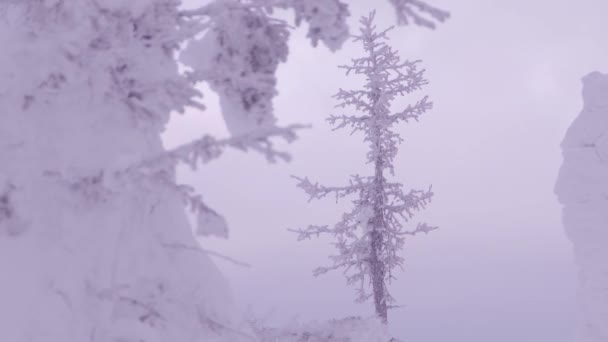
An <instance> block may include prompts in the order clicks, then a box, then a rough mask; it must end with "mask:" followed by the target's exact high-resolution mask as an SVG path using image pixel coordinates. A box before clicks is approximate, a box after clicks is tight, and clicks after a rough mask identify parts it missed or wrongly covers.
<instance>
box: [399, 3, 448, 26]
mask: <svg viewBox="0 0 608 342" xmlns="http://www.w3.org/2000/svg"><path fill="white" fill-rule="evenodd" d="M389 1H390V2H391V4H393V6H394V7H395V10H396V11H397V20H398V22H399V24H403V25H407V24H409V23H410V21H413V22H414V24H416V25H419V26H424V27H428V28H430V29H434V28H435V27H436V22H440V23H442V22H444V21H446V20H447V19H448V18H449V17H450V13H449V12H447V11H445V10H442V9H440V8H437V7H434V6H431V5H429V4H427V3H426V2H424V1H420V0H389Z"/></svg>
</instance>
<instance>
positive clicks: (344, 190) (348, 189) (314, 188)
mask: <svg viewBox="0 0 608 342" xmlns="http://www.w3.org/2000/svg"><path fill="white" fill-rule="evenodd" d="M292 178H294V179H296V180H297V181H298V183H297V187H299V188H301V189H302V190H304V192H306V193H307V194H308V196H310V198H309V199H308V200H309V201H312V200H313V199H321V198H323V197H326V196H327V195H329V194H334V195H335V196H336V201H338V200H339V199H340V198H343V197H346V196H348V195H350V194H352V193H356V192H359V191H361V190H363V189H365V188H366V187H367V185H368V183H369V179H367V178H364V177H361V176H359V175H353V176H351V179H350V181H349V182H350V184H349V185H348V186H323V185H321V184H319V183H312V182H311V181H310V180H309V179H308V177H304V178H301V177H297V176H292Z"/></svg>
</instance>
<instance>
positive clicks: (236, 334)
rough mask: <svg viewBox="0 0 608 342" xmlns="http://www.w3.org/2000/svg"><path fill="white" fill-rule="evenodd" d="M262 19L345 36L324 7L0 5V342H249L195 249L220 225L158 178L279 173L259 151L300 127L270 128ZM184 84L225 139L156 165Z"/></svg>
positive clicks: (345, 328) (439, 15)
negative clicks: (218, 164) (264, 164)
mask: <svg viewBox="0 0 608 342" xmlns="http://www.w3.org/2000/svg"><path fill="white" fill-rule="evenodd" d="M392 3H393V4H394V5H395V6H396V9H397V10H398V18H399V21H400V22H403V23H405V22H408V18H410V19H411V20H413V21H414V22H415V23H418V24H420V25H425V26H433V25H431V24H430V23H433V22H435V21H443V20H445V18H446V17H447V14H446V13H445V12H443V11H440V10H438V9H434V8H432V7H430V6H428V5H426V4H424V3H422V2H420V1H417V0H401V1H396V0H393V1H392ZM274 8H281V9H286V10H291V11H292V12H293V13H294V14H295V18H296V23H297V24H300V23H301V24H305V25H308V29H309V33H308V37H309V38H310V40H311V43H312V44H313V45H316V44H317V43H319V42H321V43H323V44H325V45H326V46H327V47H328V48H330V49H334V50H335V49H338V48H339V47H340V46H341V44H342V43H343V42H344V41H345V39H346V38H347V36H348V27H347V26H346V22H345V20H346V18H347V17H348V15H349V13H348V9H347V6H346V4H345V3H343V2H341V1H338V0H326V1H320V0H316V1H312V0H311V1H309V0H284V1H280V0H259V1H236V0H234V1H232V0H224V1H215V2H212V3H210V4H207V5H204V6H203V5H201V6H200V7H197V8H195V9H191V10H187V11H185V10H181V9H180V1H177V0H129V1H118V0H71V1H66V0H23V1H9V0H3V1H1V2H0V19H1V20H0V42H2V53H1V54H0V269H1V270H2V272H3V275H2V281H1V282H0V303H1V304H0V341H7V342H84V341H95V342H186V341H188V342H203V341H204V342H221V341H222V342H238V341H251V340H255V339H256V337H255V336H256V334H257V333H259V331H257V330H256V329H254V328H252V327H251V325H250V324H248V323H246V322H245V320H244V319H243V318H242V317H241V314H240V313H238V312H237V311H236V310H235V309H234V305H233V304H232V300H231V296H230V294H229V293H228V290H227V289H228V286H227V284H226V280H225V279H224V278H223V277H222V275H221V274H220V272H219V271H218V269H217V267H216V266H215V264H214V262H213V261H212V260H211V259H210V256H209V253H207V250H205V249H204V246H200V245H199V243H198V242H197V240H196V236H195V235H196V234H198V235H216V236H220V237H225V236H226V235H227V231H228V228H227V227H226V224H225V220H224V218H223V217H222V216H221V215H220V214H218V213H217V212H215V211H214V210H213V209H211V208H209V207H208V206H207V205H206V204H205V203H204V202H203V200H202V198H201V196H200V195H198V194H196V193H194V191H193V189H192V188H190V187H189V186H187V185H183V184H179V183H177V181H176V179H175V178H176V177H175V167H176V165H177V164H179V163H185V164H187V165H189V166H191V167H193V168H195V167H197V166H199V165H200V164H203V163H206V162H209V161H210V160H213V159H215V158H217V157H219V156H220V155H221V154H222V152H223V151H224V150H225V149H226V148H238V149H243V150H253V151H257V152H259V153H261V154H262V155H263V156H265V157H266V158H268V159H269V160H270V161H274V160H285V159H289V155H288V154H286V153H284V152H282V151H277V150H276V149H275V148H274V145H273V139H274V138H284V139H285V140H287V141H292V140H294V139H295V138H296V135H295V133H296V130H297V129H298V128H300V126H289V127H277V126H276V125H275V123H276V118H275V117H274V113H273V110H272V100H273V97H274V96H275V95H276V94H277V84H276V78H275V72H276V70H277V66H278V65H279V63H281V62H283V61H285V60H286V58H287V56H288V37H289V29H288V25H287V24H286V23H285V22H283V21H281V20H278V19H275V18H273V17H272V16H271V13H272V9H274ZM183 46H187V48H186V50H185V51H184V52H183V55H182V57H183V63H184V64H185V68H186V71H184V72H180V69H179V68H178V61H177V58H176V56H178V54H179V53H180V49H181V47H183ZM199 82H207V83H208V84H209V85H210V86H211V88H212V89H213V90H214V91H216V92H217V93H218V94H219V95H220V98H221V104H222V110H223V114H224V115H225V119H226V124H227V126H228V127H229V129H230V131H231V133H232V134H233V135H232V136H231V137H227V138H223V139H220V138H215V137H212V136H205V137H202V138H201V139H199V140H196V141H193V142H192V143H189V144H186V145H183V146H180V147H178V148H176V149H175V150H171V151H167V150H165V149H164V148H163V145H162V143H161V138H160V135H161V133H162V132H163V130H164V128H165V125H166V124H167V122H168V120H169V119H170V115H171V113H174V112H183V111H184V110H185V109H186V108H196V109H199V110H203V109H204V105H203V104H202V103H201V98H202V94H201V93H200V91H199V89H198V88H197V84H198V83H199ZM184 209H187V210H189V211H190V212H191V213H192V214H194V215H195V216H196V218H197V220H196V223H197V226H196V227H191V226H190V224H189V221H188V219H187V215H186V213H185V210H184ZM371 325H374V326H376V323H375V322H373V320H372V321H367V320H356V319H355V320H343V321H335V322H333V323H323V324H320V325H319V326H311V327H310V328H303V329H300V330H299V331H300V332H298V333H296V336H295V337H285V341H292V340H294V341H296V340H297V341H300V340H308V337H305V336H318V340H319V341H330V340H336V341H338V340H339V341H343V340H347V341H348V340H350V341H353V342H355V341H357V342H358V341H361V342H363V341H376V340H378V341H380V340H385V336H382V337H380V336H381V335H378V334H376V332H377V331H383V329H384V328H382V327H380V328H378V329H375V328H374V329H371V328H369V326H371ZM309 329H310V330H311V331H308V330H309ZM327 331H330V332H327ZM366 334H373V336H374V337H372V335H369V338H368V337H366V336H368V335H366ZM379 334H380V333H379ZM353 335H356V336H355V337H353ZM260 336H261V335H260ZM315 338H317V337H315ZM374 339H376V340H374Z"/></svg>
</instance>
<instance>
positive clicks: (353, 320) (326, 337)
mask: <svg viewBox="0 0 608 342" xmlns="http://www.w3.org/2000/svg"><path fill="white" fill-rule="evenodd" d="M257 335H258V338H259V340H260V342H390V341H395V340H393V339H391V337H390V336H389V334H388V329H387V327H386V325H384V324H382V323H381V322H380V320H378V319H377V318H375V317H371V318H365V319H363V318H359V317H349V318H344V319H339V320H331V321H328V322H311V323H307V324H303V325H299V326H295V327H290V328H285V329H267V328H266V329H258V330H257Z"/></svg>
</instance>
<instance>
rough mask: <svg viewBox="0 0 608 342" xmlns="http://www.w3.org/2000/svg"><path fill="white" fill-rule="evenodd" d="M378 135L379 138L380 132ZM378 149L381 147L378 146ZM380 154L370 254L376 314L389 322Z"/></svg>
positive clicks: (375, 181)
mask: <svg viewBox="0 0 608 342" xmlns="http://www.w3.org/2000/svg"><path fill="white" fill-rule="evenodd" d="M376 133H377V137H378V138H379V132H376ZM378 149H380V147H379V146H378ZM378 152H379V156H378V158H376V162H375V165H374V166H375V175H374V185H373V189H374V190H373V191H374V193H373V201H374V206H373V210H374V216H373V223H372V232H371V255H370V264H371V265H370V266H371V281H372V291H373V295H374V306H375V308H376V315H377V316H378V317H379V318H380V320H381V321H382V323H384V324H387V323H388V308H387V303H386V288H385V286H384V272H385V270H384V264H383V263H382V261H381V260H380V253H381V251H382V245H383V241H382V238H383V237H382V231H381V229H382V228H383V227H384V211H383V205H384V174H383V165H382V159H381V157H380V155H381V152H382V151H380V150H379V151H378Z"/></svg>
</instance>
